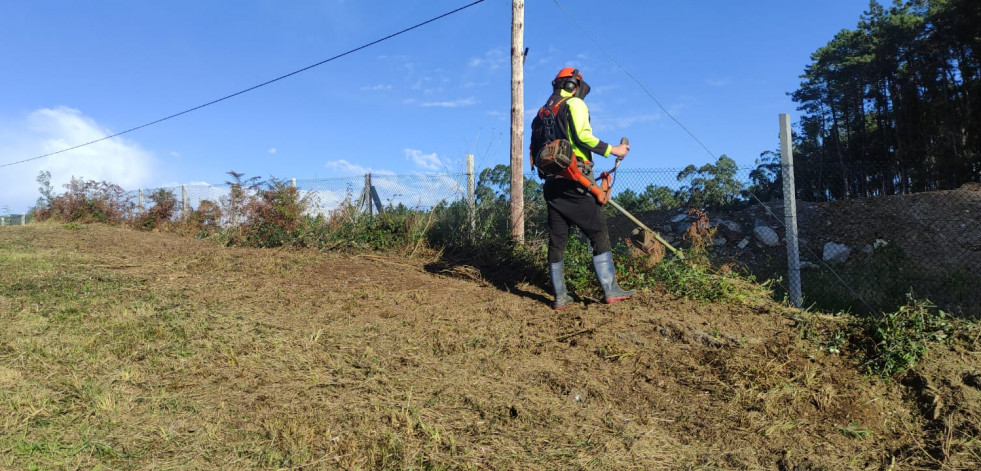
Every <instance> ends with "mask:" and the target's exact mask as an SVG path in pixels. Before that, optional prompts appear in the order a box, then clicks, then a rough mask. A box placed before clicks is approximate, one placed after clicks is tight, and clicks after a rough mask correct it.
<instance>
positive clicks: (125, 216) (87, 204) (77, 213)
mask: <svg viewBox="0 0 981 471" xmlns="http://www.w3.org/2000/svg"><path fill="white" fill-rule="evenodd" d="M44 177H45V173H42V175H41V176H39V177H38V182H39V183H41V185H42V194H43V195H44V196H45V199H44V200H43V201H41V200H39V206H38V207H36V208H34V218H35V219H37V220H38V221H45V220H49V219H50V220H55V221H60V222H65V223H92V222H100V223H106V224H122V223H124V222H126V221H127V220H129V218H130V217H131V216H132V213H133V207H134V205H133V202H132V201H131V200H130V199H129V198H128V197H126V192H125V191H124V190H123V189H122V187H120V186H119V185H115V184H112V183H107V182H97V181H94V180H88V181H85V180H81V179H78V178H74V177H72V179H71V182H69V183H67V184H65V189H67V191H66V192H65V193H63V194H61V195H57V196H55V195H53V192H52V189H51V179H50V174H47V178H44Z"/></svg>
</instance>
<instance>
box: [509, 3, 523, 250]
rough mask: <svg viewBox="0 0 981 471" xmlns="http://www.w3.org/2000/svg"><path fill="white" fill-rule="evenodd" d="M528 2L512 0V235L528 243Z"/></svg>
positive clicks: (515, 238) (519, 241) (519, 240)
mask: <svg viewBox="0 0 981 471" xmlns="http://www.w3.org/2000/svg"><path fill="white" fill-rule="evenodd" d="M524 34H525V1H524V0H511V235H512V237H514V240H516V241H518V243H522V244H523V243H524V241H525V196H524V195H525V192H524V181H525V179H524V171H523V170H522V166H523V162H524V158H523V152H522V144H523V142H524V132H525V117H524V114H525V102H524V93H523V90H524V81H525V78H524V77H525V74H524V58H525V56H524V50H525V40H524Z"/></svg>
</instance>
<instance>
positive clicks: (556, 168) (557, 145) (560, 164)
mask: <svg viewBox="0 0 981 471" xmlns="http://www.w3.org/2000/svg"><path fill="white" fill-rule="evenodd" d="M575 158H576V156H575V154H573V153H572V144H571V143H570V142H569V141H568V140H566V139H555V140H553V141H552V142H549V143H548V144H545V147H542V149H541V150H540V151H538V154H537V155H535V167H538V168H539V169H541V171H542V172H544V173H545V174H546V175H557V174H559V173H561V172H562V171H563V170H565V169H566V168H568V167H569V164H571V163H572V161H573V160H574V159H575Z"/></svg>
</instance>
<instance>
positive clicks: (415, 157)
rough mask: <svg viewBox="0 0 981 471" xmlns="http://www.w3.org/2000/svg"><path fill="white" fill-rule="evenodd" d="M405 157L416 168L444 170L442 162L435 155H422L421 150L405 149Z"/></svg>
mask: <svg viewBox="0 0 981 471" xmlns="http://www.w3.org/2000/svg"><path fill="white" fill-rule="evenodd" d="M404 151H405V157H406V158H408V159H409V160H410V161H412V163H413V164H415V165H416V166H417V167H422V168H423V169H425V170H442V169H443V168H445V164H443V161H442V160H440V159H439V156H438V155H436V153H435V152H434V153H432V154H423V153H422V151H421V150H417V149H405V150H404Z"/></svg>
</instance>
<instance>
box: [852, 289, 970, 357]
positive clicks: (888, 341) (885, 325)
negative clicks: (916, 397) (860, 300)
mask: <svg viewBox="0 0 981 471" xmlns="http://www.w3.org/2000/svg"><path fill="white" fill-rule="evenodd" d="M907 300H908V301H907V304H906V305H905V306H902V307H900V308H899V309H898V310H897V311H894V312H890V313H885V314H882V315H871V316H868V317H866V318H863V319H861V320H860V321H859V322H858V327H859V329H860V330H859V333H858V335H857V336H856V338H855V339H854V340H853V341H854V342H856V344H857V345H858V347H859V348H860V349H861V350H863V351H864V353H865V362H864V364H865V367H866V368H867V370H868V371H869V372H870V373H872V374H877V375H880V376H883V377H890V376H893V375H895V374H898V373H901V372H903V371H906V370H908V369H910V368H912V367H913V366H914V365H916V363H917V362H918V361H919V360H920V359H921V358H922V357H923V356H924V355H925V354H926V352H927V350H928V347H929V345H930V344H936V343H944V342H947V341H949V340H950V339H951V336H952V334H953V332H954V326H953V322H952V319H951V317H950V316H949V315H948V314H947V313H945V312H944V311H942V310H939V309H937V308H936V307H935V306H933V305H931V304H930V302H929V301H926V300H918V299H915V298H914V297H913V294H912V293H910V294H908V295H907Z"/></svg>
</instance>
